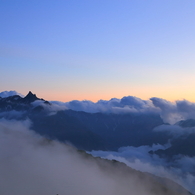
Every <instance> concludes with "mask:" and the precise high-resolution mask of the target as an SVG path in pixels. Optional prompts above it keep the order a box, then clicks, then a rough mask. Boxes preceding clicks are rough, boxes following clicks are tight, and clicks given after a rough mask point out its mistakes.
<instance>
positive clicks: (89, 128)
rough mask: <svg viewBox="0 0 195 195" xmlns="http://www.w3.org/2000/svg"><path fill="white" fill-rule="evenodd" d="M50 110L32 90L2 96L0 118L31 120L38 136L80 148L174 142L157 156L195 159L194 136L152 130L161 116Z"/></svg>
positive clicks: (193, 123)
mask: <svg viewBox="0 0 195 195" xmlns="http://www.w3.org/2000/svg"><path fill="white" fill-rule="evenodd" d="M35 102H37V103H36V104H35ZM47 108H48V109H47ZM49 108H52V103H50V102H48V101H45V100H44V99H42V98H38V97H37V96H36V95H35V94H33V93H32V92H31V91H30V92H29V93H28V94H27V95H26V96H25V97H20V96H19V95H13V96H9V97H5V98H1V97H0V117H1V118H2V117H4V118H7V119H17V120H21V119H22V120H25V119H30V120H31V121H32V126H31V128H32V129H33V130H34V131H36V132H37V133H39V134H41V135H43V136H45V137H47V138H49V139H57V140H59V141H62V142H70V143H72V144H73V145H74V146H76V147H77V148H79V149H84V150H117V149H118V148H120V147H122V146H136V147H138V146H141V145H152V144H157V143H159V144H165V143H167V142H168V140H171V144H172V146H171V147H170V148H168V149H166V150H159V151H156V154H158V155H167V156H168V157H171V156H173V155H176V154H183V155H188V156H195V149H194V148H195V142H194V140H195V134H191V135H190V136H189V135H188V136H186V135H185V139H184V136H183V137H182V136H180V137H178V138H177V139H173V138H172V135H171V134H169V132H167V131H162V132H156V131H153V129H154V128H155V127H158V126H160V125H163V124H164V123H163V120H162V119H161V117H160V115H159V114H158V113H147V114H146V113H126V114H114V113H101V112H98V113H88V112H83V111H75V110H71V109H64V110H60V111H56V112H51V109H49ZM166 125H169V124H166ZM177 125H178V126H181V127H183V128H184V129H185V128H187V127H194V126H195V120H194V119H190V120H185V121H180V122H178V123H177Z"/></svg>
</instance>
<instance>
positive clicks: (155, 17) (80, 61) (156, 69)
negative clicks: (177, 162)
mask: <svg viewBox="0 0 195 195" xmlns="http://www.w3.org/2000/svg"><path fill="white" fill-rule="evenodd" d="M0 74H1V76H0V91H5V90H7V91H9V90H16V91H18V92H20V93H22V94H24V95H25V94H27V93H28V91H29V90H31V91H32V92H33V93H36V94H37V95H38V96H39V97H42V98H44V99H47V100H59V101H70V100H73V99H77V100H83V99H88V100H92V101H97V100H99V99H106V100H107V99H110V98H112V97H116V98H121V97H123V96H127V95H131V96H137V97H139V98H142V99H148V98H150V97H161V98H165V99H167V100H171V101H173V100H178V99H187V100H190V101H195V1H194V0H171V1H170V0H121V1H119V0H69V1H68V0H28V1H27V0H0Z"/></svg>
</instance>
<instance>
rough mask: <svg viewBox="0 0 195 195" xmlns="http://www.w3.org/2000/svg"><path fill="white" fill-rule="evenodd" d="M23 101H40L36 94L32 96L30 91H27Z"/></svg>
mask: <svg viewBox="0 0 195 195" xmlns="http://www.w3.org/2000/svg"><path fill="white" fill-rule="evenodd" d="M24 100H25V101H26V102H29V103H30V102H34V101H35V100H40V99H39V98H38V97H37V96H36V94H33V93H32V92H31V91H29V92H28V94H27V95H26V96H25V97H24Z"/></svg>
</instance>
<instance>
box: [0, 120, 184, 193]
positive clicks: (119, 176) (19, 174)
mask: <svg viewBox="0 0 195 195" xmlns="http://www.w3.org/2000/svg"><path fill="white" fill-rule="evenodd" d="M30 124H31V122H30V121H29V120H26V121H15V120H11V121H10V120H9V121H8V120H5V119H1V120H0V148H1V150H0V162H1V166H0V194H3V195H12V194H14V195H26V194H28V195H34V194H42V195H55V194H59V195H61V194H67V195H75V194H80V195H82V194H83V195H84V194H94V195H100V194H106V195H115V194H116V195H118V194H123V195H125V194H129V193H131V194H132V195H138V194H139V195H140V194H145V195H146V194H148V195H151V194H161V195H163V194H178V192H177V193H173V192H172V191H169V190H168V191H167V190H166V189H165V188H164V187H162V186H161V184H160V183H158V182H155V180H153V179H152V177H151V178H150V179H149V178H148V177H149V176H144V177H145V178H144V177H143V176H142V174H141V173H138V172H135V171H133V170H130V171H126V168H124V167H125V166H124V165H123V166H122V165H120V164H119V165H118V164H115V165H113V163H111V162H107V161H105V162H104V161H101V160H100V159H99V162H98V160H95V159H93V158H91V157H89V156H87V155H84V154H82V153H78V152H77V151H76V150H75V149H73V148H71V147H69V146H67V145H64V144H61V143H59V142H57V141H49V140H46V139H45V138H43V137H41V136H39V135H37V134H35V133H34V131H32V130H29V127H30ZM123 169H124V170H123ZM140 174H141V175H140ZM179 194H180V193H179ZM181 194H186V193H185V192H184V191H183V193H181Z"/></svg>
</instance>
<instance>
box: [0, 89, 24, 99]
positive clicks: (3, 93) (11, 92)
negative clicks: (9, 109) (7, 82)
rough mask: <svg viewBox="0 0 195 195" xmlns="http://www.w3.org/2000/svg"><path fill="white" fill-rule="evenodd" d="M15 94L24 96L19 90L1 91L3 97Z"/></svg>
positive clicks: (0, 94) (0, 95)
mask: <svg viewBox="0 0 195 195" xmlns="http://www.w3.org/2000/svg"><path fill="white" fill-rule="evenodd" d="M13 95H19V96H21V97H24V96H23V95H22V94H20V93H18V92H17V91H3V92H0V97H2V98H6V97H9V96H13Z"/></svg>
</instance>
